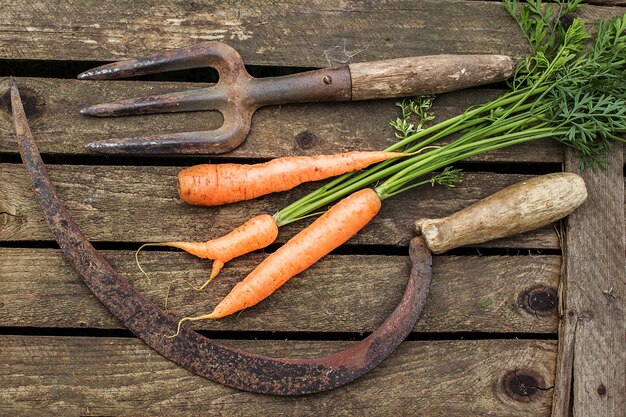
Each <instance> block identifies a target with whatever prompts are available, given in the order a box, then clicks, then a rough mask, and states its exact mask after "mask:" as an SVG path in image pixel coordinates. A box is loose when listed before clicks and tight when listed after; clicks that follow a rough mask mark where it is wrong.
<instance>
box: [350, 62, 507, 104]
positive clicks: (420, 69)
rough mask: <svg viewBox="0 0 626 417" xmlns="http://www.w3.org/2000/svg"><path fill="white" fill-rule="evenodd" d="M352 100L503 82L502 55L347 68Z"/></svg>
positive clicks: (358, 65)
mask: <svg viewBox="0 0 626 417" xmlns="http://www.w3.org/2000/svg"><path fill="white" fill-rule="evenodd" d="M349 68H350V76H351V78H352V100H371V99H381V98H386V97H390V96H391V97H407V96H417V95H422V94H439V93H445V92H448V91H455V90H461V89H464V88H468V87H473V86H478V85H484V84H492V83H496V82H500V81H505V80H507V79H508V78H509V77H510V76H511V74H512V72H513V62H512V60H511V58H509V57H508V56H503V55H463V56H460V55H429V56H420V57H408V58H396V59H389V60H384V61H374V62H361V63H356V64H351V65H350V66H349Z"/></svg>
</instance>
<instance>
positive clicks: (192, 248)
mask: <svg viewBox="0 0 626 417" xmlns="http://www.w3.org/2000/svg"><path fill="white" fill-rule="evenodd" d="M277 236H278V226H277V224H276V221H275V220H274V218H273V217H272V216H270V215H269V214H261V215H258V216H256V217H253V218H252V219H250V220H248V221H247V222H245V223H244V224H242V225H241V226H239V227H238V228H236V229H235V230H233V231H232V232H230V233H228V234H226V235H224V236H222V237H220V238H217V239H213V240H209V241H206V242H162V243H146V244H144V245H142V246H141V247H140V248H139V249H138V250H137V252H136V253H135V261H136V262H137V266H138V267H139V270H141V272H143V274H144V275H145V276H146V277H147V278H148V279H150V277H149V276H148V274H146V272H145V271H144V270H143V268H141V265H139V259H138V254H139V251H141V250H142V249H143V248H144V247H146V246H169V247H173V248H178V249H182V250H184V251H185V252H188V253H190V254H192V255H195V256H197V257H199V258H203V259H212V260H213V267H212V269H211V275H210V276H209V279H208V280H207V281H206V282H205V283H204V284H202V286H201V287H196V286H194V285H191V284H190V286H191V287H192V288H194V289H195V290H198V291H200V290H202V289H204V288H205V287H206V286H207V285H208V284H209V283H210V282H211V281H212V280H213V279H214V278H215V277H216V276H217V274H219V272H220V271H221V270H222V268H223V267H224V264H225V263H226V262H228V261H230V260H232V259H234V258H237V257H239V256H241V255H245V254H246V253H249V252H252V251H255V250H258V249H262V248H264V247H266V246H268V245H269V244H271V243H272V242H274V241H275V240H276V237H277Z"/></svg>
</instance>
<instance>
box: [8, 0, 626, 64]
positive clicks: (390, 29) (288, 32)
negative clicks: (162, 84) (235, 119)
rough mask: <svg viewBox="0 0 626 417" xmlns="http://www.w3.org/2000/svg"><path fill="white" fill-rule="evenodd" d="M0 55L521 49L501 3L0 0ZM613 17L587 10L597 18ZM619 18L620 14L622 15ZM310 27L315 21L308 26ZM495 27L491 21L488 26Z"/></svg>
mask: <svg viewBox="0 0 626 417" xmlns="http://www.w3.org/2000/svg"><path fill="white" fill-rule="evenodd" d="M3 9H4V13H3V14H2V16H0V28H2V30H0V45H2V46H0V58H4V59H39V60H42V59H43V60H74V61H114V60H119V59H125V58H132V57H134V56H137V55H146V54H149V53H153V52H157V51H160V50H162V49H169V48H175V47H181V46H187V45H189V44H192V43H197V42H202V41H206V40H219V41H225V42H228V43H229V44H230V45H232V46H234V47H235V48H236V49H237V50H239V51H240V53H241V55H242V57H243V58H244V62H246V63H247V64H257V65H259V64H260V65H267V64H269V65H282V66H304V67H320V66H328V65H337V64H345V63H349V62H357V61H359V62H362V61H368V60H369V61H371V60H376V59H388V58H399V57H403V56H413V55H432V54H440V53H463V54H471V53H497V54H503V55H511V56H515V57H520V56H522V55H524V54H525V53H527V52H528V49H527V46H526V45H527V44H526V40H525V38H524V36H523V35H522V33H521V32H520V31H519V29H518V28H517V26H516V25H515V22H514V21H513V20H512V19H510V17H509V16H508V14H507V13H506V11H505V10H504V8H503V7H502V5H501V4H500V3H499V2H468V1H460V0H455V1H446V2H440V1H420V2H415V1H411V0H386V1H378V2H370V1H366V0H361V1H356V2H349V3H333V4H332V5H331V4H330V3H328V2H326V1H323V0H316V1H289V2H278V3H273V4H272V5H271V7H268V5H267V3H266V2H264V1H247V2H245V3H242V2H239V1H232V0H231V1H228V2H222V1H212V2H203V3H199V2H188V1H184V0H168V1H166V2H159V3H153V2H149V1H147V0H141V1H136V2H134V3H133V6H132V7H130V6H127V7H124V6H120V5H119V4H118V3H115V2H113V1H112V0H108V1H96V0H86V1H69V2H64V3H63V4H62V5H59V4H57V3H54V2H49V1H43V0H39V1H33V2H22V1H19V0H14V1H8V2H5V6H4V7H3ZM618 13H620V10H616V8H612V7H605V6H589V7H586V8H585V9H584V11H583V12H582V13H581V14H582V16H583V17H584V18H585V20H596V19H598V18H603V17H606V16H608V15H614V14H618ZM621 13H623V12H621ZM313 22H314V23H313ZM494 22H497V24H496V23H494Z"/></svg>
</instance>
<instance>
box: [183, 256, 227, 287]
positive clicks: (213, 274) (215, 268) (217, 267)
mask: <svg viewBox="0 0 626 417" xmlns="http://www.w3.org/2000/svg"><path fill="white" fill-rule="evenodd" d="M223 266H224V262H222V261H218V260H215V261H213V268H212V269H211V276H209V279H207V280H206V281H205V283H204V284H202V285H201V286H200V287H196V286H194V285H191V284H190V285H191V288H193V289H194V290H196V291H202V290H203V289H205V288H206V286H207V285H209V283H210V282H211V281H213V279H214V278H215V277H216V276H217V274H219V273H220V271H221V270H222V267H223Z"/></svg>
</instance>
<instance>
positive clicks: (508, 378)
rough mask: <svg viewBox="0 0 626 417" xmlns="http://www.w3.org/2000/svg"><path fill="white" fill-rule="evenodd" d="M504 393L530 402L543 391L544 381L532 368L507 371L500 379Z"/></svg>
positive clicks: (514, 398)
mask: <svg viewBox="0 0 626 417" xmlns="http://www.w3.org/2000/svg"><path fill="white" fill-rule="evenodd" d="M500 386H501V388H502V390H503V391H504V393H505V394H506V395H507V396H508V397H510V398H512V399H513V400H515V401H520V402H525V403H527V402H531V401H533V400H534V399H535V398H536V397H537V396H539V395H542V393H543V392H544V391H545V389H546V388H545V381H544V379H543V378H542V377H541V375H539V374H538V373H537V372H535V371H534V370H532V369H516V370H512V371H508V372H507V373H505V374H504V376H503V377H502V379H501V380H500Z"/></svg>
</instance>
